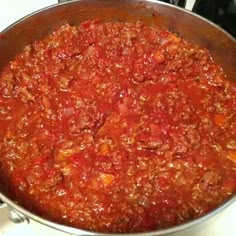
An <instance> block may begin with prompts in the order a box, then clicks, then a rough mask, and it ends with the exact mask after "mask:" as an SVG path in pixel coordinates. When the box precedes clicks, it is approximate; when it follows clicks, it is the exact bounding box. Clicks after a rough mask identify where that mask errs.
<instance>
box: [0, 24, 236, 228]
mask: <svg viewBox="0 0 236 236" xmlns="http://www.w3.org/2000/svg"><path fill="white" fill-rule="evenodd" d="M235 107H236V85H235V83H234V82H230V81H228V80H227V78H226V76H225V74H224V73H223V71H222V69H221V67H220V66H219V65H216V64H215V63H214V61H213V59H212V58H211V56H210V54H209V52H208V51H207V50H206V49H204V48H200V47H198V46H196V45H193V44H191V43H189V42H187V41H185V40H184V39H182V38H180V37H179V36H177V35H176V34H173V33H171V32H169V31H167V30H163V29H160V28H158V27H150V26H147V25H144V24H143V23H141V22H136V23H114V22H113V23H101V22H99V21H88V22H84V23H82V24H80V25H78V26H70V25H68V24H66V25H63V26H62V27H60V28H59V29H57V30H56V31H54V32H53V33H52V34H51V35H49V36H48V37H46V38H45V39H43V40H40V41H36V42H34V43H33V44H32V45H28V46H26V47H25V49H24V51H23V52H22V53H21V54H19V55H18V56H17V57H16V58H15V59H14V60H13V61H11V62H10V63H9V64H8V65H7V66H6V67H5V68H4V69H3V70H2V72H1V75H0V124H1V126H0V171H1V175H2V177H1V178H4V179H5V180H6V181H7V184H8V187H9V188H10V190H11V192H12V194H13V195H14V196H15V198H16V199H17V200H18V202H19V203H20V204H23V205H24V206H25V207H26V208H28V209H31V210H33V211H35V212H37V213H38V214H40V215H41V216H43V217H45V218H48V219H51V220H54V221H57V222H59V223H63V224H66V225H70V226H74V227H78V228H81V229H87V230H93V231H101V232H140V231H147V230H155V229H161V228H166V227H170V226H174V225H177V224H180V223H183V222H186V221H189V220H191V219H194V218H197V217H200V216H202V215H204V214H206V213H207V212H209V211H211V210H212V209H213V208H215V207H217V206H219V205H220V204H222V203H223V202H224V201H225V200H227V199H228V198H229V197H230V196H233V195H234V194H235V192H236V111H235Z"/></svg>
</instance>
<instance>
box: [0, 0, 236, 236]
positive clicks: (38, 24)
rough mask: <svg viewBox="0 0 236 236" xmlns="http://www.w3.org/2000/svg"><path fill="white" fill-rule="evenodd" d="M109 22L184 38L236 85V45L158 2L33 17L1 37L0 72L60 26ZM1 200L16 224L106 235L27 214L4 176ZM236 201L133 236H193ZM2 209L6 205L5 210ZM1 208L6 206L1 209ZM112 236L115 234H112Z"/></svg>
mask: <svg viewBox="0 0 236 236" xmlns="http://www.w3.org/2000/svg"><path fill="white" fill-rule="evenodd" d="M98 18H99V19H101V20H104V21H115V20H120V21H128V22H132V21H137V20H140V19H141V20H142V21H143V22H145V23H146V24H158V25H162V26H163V27H167V28H169V29H170V30H172V31H174V32H177V33H179V34H180V35H181V36H183V37H184V38H186V39H189V40H190V41H192V42H194V43H197V44H199V45H201V46H203V47H206V48H208V49H209V50H210V52H211V54H212V56H213V57H214V59H215V61H216V62H217V63H218V64H220V65H222V67H223V69H224V71H225V73H226V74H227V76H228V78H229V79H231V80H233V79H236V40H235V39H234V38H233V37H231V36H230V35H229V34H228V33H226V32H225V31H223V30H222V29H220V28H219V27H218V26H216V25H214V24H212V23H211V22H209V21H207V20H205V19H203V18H201V17H199V16H197V15H195V14H193V13H191V12H188V11H186V10H183V9H181V8H178V7H174V6H171V5H168V4H165V3H162V2H157V1H154V0H149V1H138V0H124V1H117V0H106V1H104V0H103V1H102V0H80V1H72V2H68V3H64V4H59V5H54V6H51V7H48V8H45V9H43V10H40V11H38V12H36V13H33V14H31V15H29V16H27V17H25V18H23V19H21V20H20V21H18V22H16V23H15V24H13V25H11V26H10V27H8V28H7V29H6V30H4V31H3V32H2V34H3V35H1V37H0V52H1V53H0V69H1V67H3V66H4V65H5V64H6V63H7V62H9V60H11V59H12V58H13V57H14V56H15V55H16V54H17V53H19V52H20V51H21V50H22V49H23V48H24V46H25V45H26V44H28V43H31V42H33V41H34V40H36V39H40V38H42V37H44V36H45V35H47V34H48V33H50V32H51V31H52V30H53V29H55V28H57V27H58V26H59V25H61V24H63V23H65V22H68V23H70V24H78V23H80V22H82V21H84V20H87V19H98ZM0 199H1V200H2V201H3V202H4V203H5V205H7V206H8V207H9V209H11V218H12V220H13V221H16V222H17V221H21V220H23V219H24V217H26V219H28V218H29V219H33V220H36V221H37V222H39V223H42V224H44V225H47V226H49V227H52V228H55V229H58V230H60V231H64V232H67V233H70V234H73V235H105V234H104V233H102V234H98V233H95V232H88V231H84V230H79V229H75V228H71V227H67V226H64V225H59V224H57V223H54V222H50V221H48V220H46V219H43V218H41V217H39V216H37V215H35V214H34V213H32V212H29V211H27V210H25V209H24V208H23V207H21V206H20V205H18V204H17V203H16V201H15V200H16V199H11V197H10V195H9V192H8V188H7V183H5V182H4V176H0ZM235 200H236V196H235V195H234V196H233V197H232V198H231V199H229V200H228V201H227V202H226V203H224V204H223V205H221V206H220V207H219V208H217V209H215V210H214V211H212V212H210V213H209V214H207V215H206V216H203V217H201V218H199V219H196V220H193V221H191V222H188V223H186V224H182V225H179V226H176V227H172V228H169V229H164V230H158V231H152V232H147V233H140V234H139V233H136V234H129V235H190V234H191V235H192V234H193V232H194V231H196V230H198V227H204V224H205V226H206V225H207V223H209V222H208V221H209V219H210V218H213V216H218V215H219V214H220V212H222V211H223V210H224V209H225V208H226V207H228V206H229V205H230V204H232V203H233V202H234V201H235ZM2 206H3V205H2ZM0 207H1V203H0ZM109 235H110V234H109Z"/></svg>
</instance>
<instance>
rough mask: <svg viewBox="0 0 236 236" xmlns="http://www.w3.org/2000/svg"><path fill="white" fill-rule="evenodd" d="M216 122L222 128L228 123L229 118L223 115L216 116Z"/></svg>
mask: <svg viewBox="0 0 236 236" xmlns="http://www.w3.org/2000/svg"><path fill="white" fill-rule="evenodd" d="M214 121H215V123H216V124H217V125H219V126H222V125H223V124H225V122H226V121H227V117H226V116H225V115H223V114H216V115H215V116H214Z"/></svg>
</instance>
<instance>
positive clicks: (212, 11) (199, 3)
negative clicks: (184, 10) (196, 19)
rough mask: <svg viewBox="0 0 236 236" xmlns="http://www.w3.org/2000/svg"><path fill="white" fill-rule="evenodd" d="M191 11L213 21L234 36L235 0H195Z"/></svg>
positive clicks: (235, 23) (235, 25) (235, 24)
mask: <svg viewBox="0 0 236 236" xmlns="http://www.w3.org/2000/svg"><path fill="white" fill-rule="evenodd" d="M193 12H196V13H197V14H199V15H201V16H203V17H205V18H207V19H208V20H210V21H213V22H214V23H216V24H217V25H219V26H221V27H222V28H224V29H225V30H226V31H228V32H229V33H231V34H232V35H233V36H234V37H236V1H235V0H224V1H222V0H196V2H195V5H194V7H193Z"/></svg>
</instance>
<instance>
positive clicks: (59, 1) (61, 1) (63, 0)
mask: <svg viewBox="0 0 236 236" xmlns="http://www.w3.org/2000/svg"><path fill="white" fill-rule="evenodd" d="M69 1H71V0H58V3H63V2H69Z"/></svg>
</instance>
